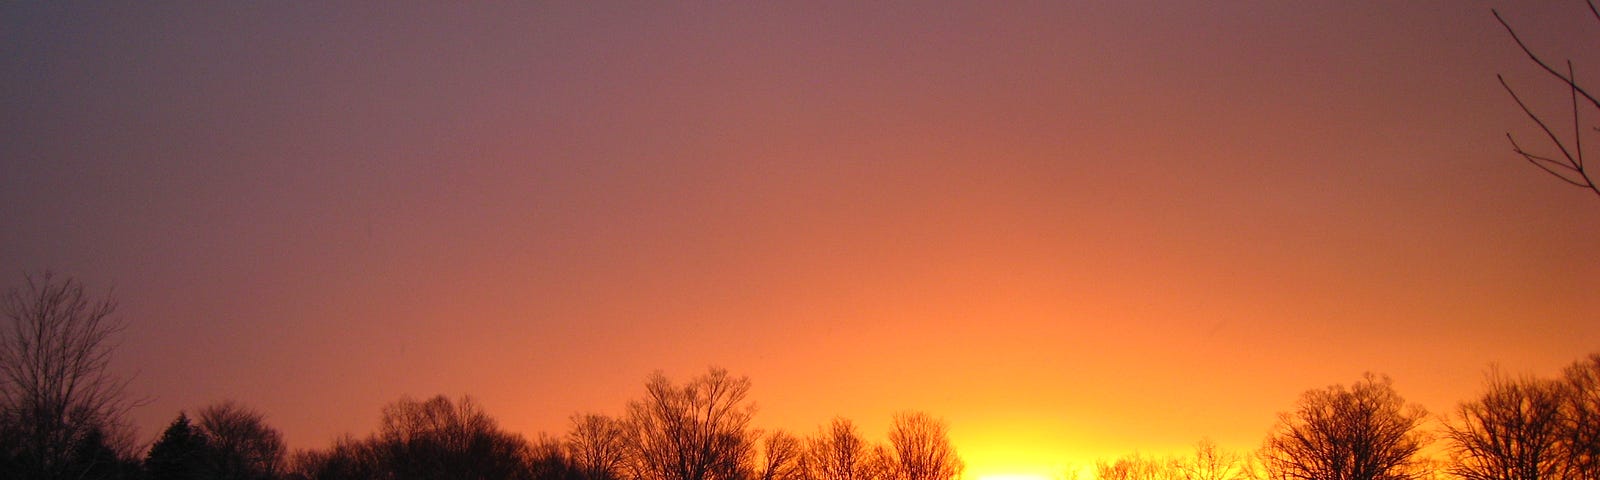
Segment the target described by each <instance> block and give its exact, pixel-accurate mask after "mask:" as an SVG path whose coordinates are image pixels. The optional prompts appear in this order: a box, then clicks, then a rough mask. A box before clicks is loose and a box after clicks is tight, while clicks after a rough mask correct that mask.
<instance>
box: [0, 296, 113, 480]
mask: <svg viewBox="0 0 1600 480" xmlns="http://www.w3.org/2000/svg"><path fill="white" fill-rule="evenodd" d="M114 311H116V302H114V301H112V300H110V299H103V300H95V299H92V298H90V296H89V295H88V294H87V293H86V292H85V289H84V286H83V284H81V283H79V282H78V281H76V280H73V279H71V278H65V279H57V278H56V277H55V276H54V275H52V274H51V273H50V272H44V273H42V274H40V275H38V276H34V275H31V274H30V275H24V286H23V287H21V288H12V289H9V290H8V291H7V292H6V293H5V296H4V297H3V298H0V313H3V314H4V315H5V322H6V324H5V325H0V446H3V447H5V449H6V450H7V451H5V452H0V456H3V457H7V458H6V460H4V461H0V466H3V467H4V468H7V470H8V471H7V472H0V473H4V474H5V475H0V476H3V477H8V478H60V477H63V476H64V475H66V474H67V473H68V472H67V469H68V468H69V467H70V465H71V463H72V458H71V457H72V456H73V454H74V446H76V445H78V444H79V443H80V442H81V441H82V440H83V439H84V438H85V437H86V436H89V435H98V436H99V438H100V441H101V443H106V444H108V446H110V447H111V448H112V449H113V451H116V452H118V453H119V454H131V450H132V448H131V443H132V439H131V433H130V432H129V430H128V428H127V426H126V425H125V424H124V423H123V416H124V414H125V413H126V412H127V410H128V408H129V407H130V402H129V401H128V400H127V399H126V397H125V395H124V387H125V386H126V384H127V383H126V381H124V380H120V379H118V378H116V377H115V376H113V375H111V374H110V373H109V372H107V371H106V367H107V365H109V363H110V361H111V352H112V348H113V347H114V344H113V342H112V337H113V336H114V335H115V334H117V333H118V332H119V331H121V329H122V324H121V323H118V322H117V321H115V320H114V319H113V318H112V317H111V314H112V313H113V312H114Z"/></svg>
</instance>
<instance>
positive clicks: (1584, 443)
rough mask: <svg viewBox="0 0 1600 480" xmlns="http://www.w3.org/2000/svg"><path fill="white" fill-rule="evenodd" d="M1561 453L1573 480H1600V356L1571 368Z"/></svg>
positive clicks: (1566, 379)
mask: <svg viewBox="0 0 1600 480" xmlns="http://www.w3.org/2000/svg"><path fill="white" fill-rule="evenodd" d="M1563 380H1564V382H1563V383H1562V387H1563V395H1562V403H1561V411H1560V417H1561V440H1560V443H1559V447H1558V448H1559V450H1560V453H1561V456H1562V458H1563V459H1564V460H1565V461H1566V462H1567V469H1568V470H1567V474H1568V476H1569V477H1570V478H1600V353H1595V354H1590V355H1589V356H1588V357H1586V358H1584V359H1583V360H1579V361H1577V362H1576V363H1573V364H1572V366H1570V367H1567V369H1566V372H1565V377H1564V378H1563Z"/></svg>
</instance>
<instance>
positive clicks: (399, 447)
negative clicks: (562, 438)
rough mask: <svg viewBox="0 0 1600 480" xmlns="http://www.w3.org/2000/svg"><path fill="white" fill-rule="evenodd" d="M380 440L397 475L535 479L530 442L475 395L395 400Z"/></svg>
mask: <svg viewBox="0 0 1600 480" xmlns="http://www.w3.org/2000/svg"><path fill="white" fill-rule="evenodd" d="M377 442H378V447H379V448H378V449H379V450H380V454H379V455H380V458H381V459H382V460H381V462H382V464H383V469H384V470H386V471H388V472H390V473H391V474H392V475H393V478H397V479H482V480H488V479H518V478H530V477H531V474H530V472H528V469H527V463H528V462H527V459H528V456H529V446H528V443H527V441H526V440H523V439H522V437H519V436H516V435H513V434H510V433H506V432H504V431H502V430H500V427H499V426H498V424H497V423H496V422H495V421H494V419H493V418H490V417H489V415H488V414H486V413H484V411H483V409H482V408H480V407H478V404H477V403H476V402H474V401H472V398H471V397H463V398H462V399H461V401H460V402H451V401H450V399H449V398H447V397H445V396H443V395H440V396H436V397H433V398H431V399H428V400H426V401H421V402H419V401H415V400H411V399H401V400H400V401H397V402H395V403H392V404H390V405H389V406H387V407H384V409H383V421H382V427H381V428H380V430H379V434H378V437H377Z"/></svg>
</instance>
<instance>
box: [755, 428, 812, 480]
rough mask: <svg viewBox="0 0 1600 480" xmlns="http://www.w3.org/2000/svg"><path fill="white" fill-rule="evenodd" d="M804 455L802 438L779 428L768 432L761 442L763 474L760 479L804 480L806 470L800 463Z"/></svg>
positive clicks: (759, 476)
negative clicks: (801, 443)
mask: <svg viewBox="0 0 1600 480" xmlns="http://www.w3.org/2000/svg"><path fill="white" fill-rule="evenodd" d="M801 455H803V452H802V447H801V445H800V439H799V438H797V437H795V436H794V435H790V434H789V432H785V431H783V430H778V431H775V432H772V433H769V434H767V437H766V439H765V440H762V442H761V456H762V459H761V474H760V475H758V476H757V478H758V479H760V480H802V479H803V478H804V471H803V469H802V467H801V465H800V457H801Z"/></svg>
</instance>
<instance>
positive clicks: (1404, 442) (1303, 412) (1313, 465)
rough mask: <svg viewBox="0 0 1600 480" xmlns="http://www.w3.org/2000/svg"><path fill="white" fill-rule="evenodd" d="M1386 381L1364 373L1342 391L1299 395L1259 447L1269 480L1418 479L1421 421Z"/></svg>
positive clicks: (1423, 437)
mask: <svg viewBox="0 0 1600 480" xmlns="http://www.w3.org/2000/svg"><path fill="white" fill-rule="evenodd" d="M1392 384H1393V382H1392V381H1390V380H1389V377H1387V376H1383V377H1379V376H1374V375H1373V374H1371V373H1368V374H1366V375H1365V376H1364V377H1363V378H1362V380H1361V381H1359V382H1356V383H1355V384H1354V385H1351V386H1350V388H1348V389H1347V388H1345V387H1344V386H1342V385H1335V386H1332V387H1328V388H1326V389H1322V390H1311V391H1308V392H1306V393H1305V394H1303V395H1302V396H1301V397H1300V405H1299V408H1298V410H1297V411H1296V412H1294V413H1293V414H1290V413H1282V414H1279V420H1278V424H1277V426H1276V427H1274V430H1273V432H1272V434H1271V435H1269V436H1268V437H1267V441H1266V444H1265V445H1264V446H1263V447H1262V451H1261V455H1262V461H1263V463H1265V468H1266V473H1267V475H1268V476H1269V477H1270V478H1273V479H1278V480H1284V479H1295V480H1413V479H1417V478H1421V476H1422V475H1423V472H1422V471H1421V470H1422V469H1421V468H1419V467H1420V466H1421V463H1420V461H1421V457H1420V455H1419V453H1420V452H1421V450H1422V447H1423V446H1424V445H1425V444H1426V443H1427V441H1428V439H1427V437H1426V435H1425V434H1424V433H1423V432H1422V431H1421V430H1420V429H1419V428H1418V427H1419V426H1420V425H1421V423H1422V421H1423V420H1424V419H1425V418H1426V417H1427V412H1426V411H1424V410H1423V409H1422V407H1421V406H1420V405H1415V404H1412V405H1409V406H1408V405H1406V404H1405V400H1404V399H1402V398H1401V397H1400V394H1398V393H1395V391H1394V388H1393V386H1392Z"/></svg>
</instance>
